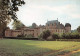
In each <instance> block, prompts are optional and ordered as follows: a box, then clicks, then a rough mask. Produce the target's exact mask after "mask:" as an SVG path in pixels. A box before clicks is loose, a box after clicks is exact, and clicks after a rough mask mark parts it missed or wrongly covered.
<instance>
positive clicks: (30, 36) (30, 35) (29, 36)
mask: <svg viewBox="0 0 80 56" xmlns="http://www.w3.org/2000/svg"><path fill="white" fill-rule="evenodd" d="M33 37H34V36H33V35H32V34H29V35H25V38H33Z"/></svg>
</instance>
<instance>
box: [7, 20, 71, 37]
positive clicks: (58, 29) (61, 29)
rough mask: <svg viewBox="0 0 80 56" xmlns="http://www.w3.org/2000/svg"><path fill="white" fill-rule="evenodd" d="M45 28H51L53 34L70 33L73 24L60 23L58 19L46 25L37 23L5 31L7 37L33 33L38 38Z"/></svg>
mask: <svg viewBox="0 0 80 56" xmlns="http://www.w3.org/2000/svg"><path fill="white" fill-rule="evenodd" d="M44 30H50V32H51V34H53V33H58V34H61V33H70V32H71V25H70V24H69V23H66V24H65V26H64V25H63V24H62V23H60V22H59V21H58V20H52V21H47V23H46V24H45V25H39V26H37V25H35V27H33V28H30V27H26V26H24V27H22V28H21V29H19V30H11V29H7V30H6V31H5V37H17V36H18V35H29V34H31V35H33V36H34V38H37V37H38V36H39V35H40V34H41V33H42V32H43V31H44Z"/></svg>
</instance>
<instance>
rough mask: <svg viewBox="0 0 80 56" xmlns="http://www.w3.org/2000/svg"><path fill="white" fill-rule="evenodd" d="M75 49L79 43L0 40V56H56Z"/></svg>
mask: <svg viewBox="0 0 80 56" xmlns="http://www.w3.org/2000/svg"><path fill="white" fill-rule="evenodd" d="M77 49H80V42H74V41H37V40H14V39H0V55H1V56H57V55H62V54H64V53H69V52H71V51H74V50H77ZM79 53H80V52H78V54H79Z"/></svg>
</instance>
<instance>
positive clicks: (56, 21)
mask: <svg viewBox="0 0 80 56" xmlns="http://www.w3.org/2000/svg"><path fill="white" fill-rule="evenodd" d="M54 23H58V20H52V21H48V22H47V23H46V24H54Z"/></svg>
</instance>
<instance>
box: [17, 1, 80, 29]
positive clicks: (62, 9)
mask: <svg viewBox="0 0 80 56" xmlns="http://www.w3.org/2000/svg"><path fill="white" fill-rule="evenodd" d="M25 2H26V4H25V5H23V6H22V7H20V8H19V9H20V11H18V12H17V15H18V18H19V20H21V22H23V23H24V24H25V25H26V26H30V25H31V24H32V23H34V22H35V23H36V24H37V25H40V24H41V25H45V23H46V22H47V20H48V21H50V20H57V18H58V20H59V21H60V22H61V23H63V24H64V25H65V23H70V24H71V25H72V30H73V29H76V28H77V27H78V26H79V25H80V0H25Z"/></svg>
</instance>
